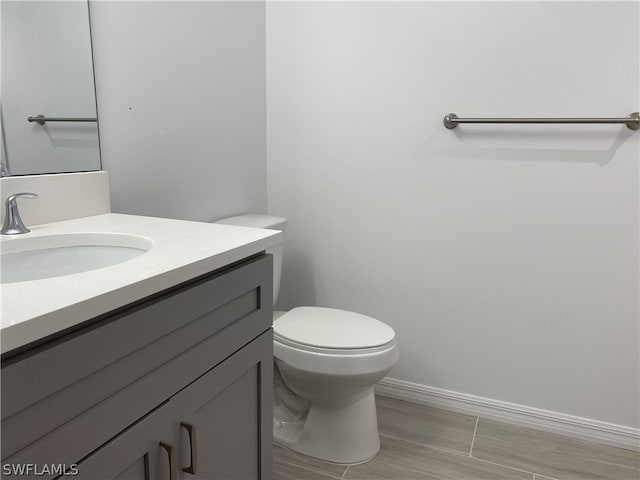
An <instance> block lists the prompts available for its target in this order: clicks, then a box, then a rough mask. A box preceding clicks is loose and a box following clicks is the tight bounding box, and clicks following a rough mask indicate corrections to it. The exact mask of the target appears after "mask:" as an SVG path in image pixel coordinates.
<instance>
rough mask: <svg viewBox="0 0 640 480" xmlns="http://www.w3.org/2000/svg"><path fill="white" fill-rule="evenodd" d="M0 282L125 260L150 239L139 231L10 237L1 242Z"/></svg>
mask: <svg viewBox="0 0 640 480" xmlns="http://www.w3.org/2000/svg"><path fill="white" fill-rule="evenodd" d="M1 245H2V255H1V256H0V281H1V283H15V282H25V281H30V280H40V279H43V278H51V277H61V276H64V275H71V274H73V273H80V272H87V271H89V270H96V269H98V268H104V267H108V266H111V265H116V264H118V263H122V262H126V261H127V260H131V259H133V258H136V257H138V256H140V255H142V254H143V253H145V252H147V251H148V250H150V249H151V248H152V247H153V242H152V241H151V240H150V239H148V238H146V237H142V236H139V235H127V234H120V233H70V234H59V235H43V236H33V237H12V238H9V239H7V240H4V241H3V242H2V244H1Z"/></svg>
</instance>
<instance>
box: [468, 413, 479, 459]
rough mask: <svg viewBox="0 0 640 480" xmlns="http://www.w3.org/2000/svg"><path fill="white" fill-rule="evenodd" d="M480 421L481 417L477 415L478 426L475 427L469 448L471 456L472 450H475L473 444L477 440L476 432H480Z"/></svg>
mask: <svg viewBox="0 0 640 480" xmlns="http://www.w3.org/2000/svg"><path fill="white" fill-rule="evenodd" d="M479 421H480V417H476V426H475V428H474V429H473V437H472V438H471V448H469V456H471V452H473V444H474V442H475V441H476V433H477V432H478V422H479Z"/></svg>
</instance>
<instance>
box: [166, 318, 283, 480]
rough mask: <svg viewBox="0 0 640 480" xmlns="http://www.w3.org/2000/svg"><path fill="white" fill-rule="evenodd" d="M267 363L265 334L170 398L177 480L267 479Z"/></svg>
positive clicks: (269, 339) (269, 343) (268, 337)
mask: <svg viewBox="0 0 640 480" xmlns="http://www.w3.org/2000/svg"><path fill="white" fill-rule="evenodd" d="M272 362H273V336H272V330H271V329H269V330H268V331H267V332H265V333H264V334H262V335H261V336H260V337H258V338H257V339H256V340H254V341H253V342H251V343H249V344H248V345H246V346H245V347H244V348H242V349H241V350H239V351H238V352H236V353H235V354H234V355H232V356H231V357H229V358H228V359H227V360H225V361H224V362H223V363H222V364H220V365H218V366H217V367H216V368H214V369H212V370H211V371H209V372H208V373H207V374H205V375H203V376H202V377H200V378H199V379H198V380H196V381H195V382H193V383H192V384H191V385H189V386H188V387H187V388H185V389H184V390H183V391H182V392H180V393H178V394H177V395H175V396H174V397H172V399H171V409H172V413H173V420H174V421H173V425H174V429H175V430H174V432H175V435H176V438H178V443H179V445H180V447H179V459H178V478H181V479H184V480H192V479H201V480H217V479H225V480H230V479H242V480H250V479H270V478H271V471H272V460H271V456H272V438H273V437H272V422H273V420H272V395H273V393H272V392H273V380H272V378H273V377H272V375H273V374H272ZM189 467H192V469H189ZM190 472H191V473H190Z"/></svg>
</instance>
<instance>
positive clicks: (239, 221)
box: [213, 213, 287, 305]
mask: <svg viewBox="0 0 640 480" xmlns="http://www.w3.org/2000/svg"><path fill="white" fill-rule="evenodd" d="M213 223H222V224H224V225H236V226H238V227H253V228H266V229H269V230H280V231H281V232H284V231H285V230H286V229H287V219H286V218H282V217H273V216H271V215H261V214H257V213H248V214H246V215H238V216H236V217H228V218H223V219H220V220H218V221H216V222H213ZM282 248H283V244H282V243H280V244H279V245H276V246H274V247H271V248H267V249H266V253H270V254H271V255H273V304H274V305H275V304H276V300H278V294H279V293H280V278H281V275H282Z"/></svg>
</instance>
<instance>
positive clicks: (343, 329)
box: [273, 307, 398, 375]
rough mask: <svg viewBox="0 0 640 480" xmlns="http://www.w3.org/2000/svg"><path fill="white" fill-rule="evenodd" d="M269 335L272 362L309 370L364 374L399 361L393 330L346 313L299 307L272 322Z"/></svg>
mask: <svg viewBox="0 0 640 480" xmlns="http://www.w3.org/2000/svg"><path fill="white" fill-rule="evenodd" d="M273 332H274V338H273V340H274V342H273V354H274V356H275V357H276V359H277V360H280V361H282V362H285V363H287V364H289V365H291V366H293V367H295V368H296V369H300V370H304V371H307V372H313V373H317V374H331V375H366V374H368V373H371V372H377V371H380V370H383V369H385V368H391V366H392V365H393V364H395V363H396V362H397V360H398V347H397V345H396V340H395V333H394V331H393V329H392V328H391V327H389V326H388V325H386V324H384V323H382V322H380V321H379V320H376V319H374V318H371V317H367V316H365V315H361V314H358V313H353V312H347V311H345V310H337V309H333V308H322V307H297V308H294V309H293V310H291V311H289V312H287V313H285V314H283V315H280V316H278V317H277V318H276V319H275V320H274V322H273Z"/></svg>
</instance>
